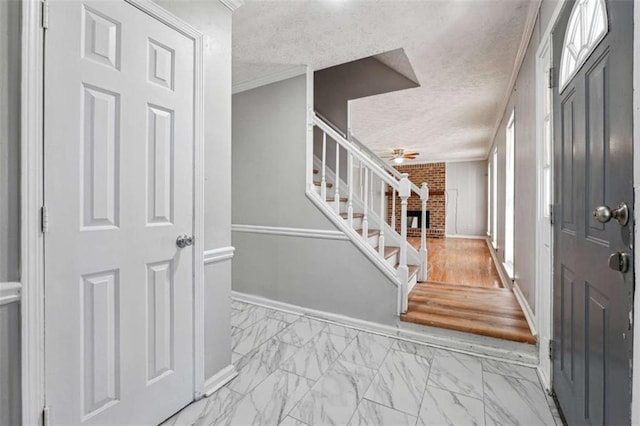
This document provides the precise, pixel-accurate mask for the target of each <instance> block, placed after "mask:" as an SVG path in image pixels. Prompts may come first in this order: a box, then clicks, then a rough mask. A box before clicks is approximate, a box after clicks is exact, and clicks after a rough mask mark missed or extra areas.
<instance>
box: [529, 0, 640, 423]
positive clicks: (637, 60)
mask: <svg viewBox="0 0 640 426" xmlns="http://www.w3.org/2000/svg"><path fill="white" fill-rule="evenodd" d="M566 2H567V0H558V2H557V4H556V7H555V9H554V10H553V14H552V15H551V18H550V19H549V22H548V24H547V26H546V28H544V29H543V33H542V37H541V38H540V42H539V45H538V51H537V55H536V63H537V62H538V60H539V57H540V54H541V53H542V49H543V47H544V45H545V44H549V49H551V55H552V56H551V57H552V58H553V43H552V42H553V37H552V31H553V29H554V28H555V26H556V23H557V22H558V19H559V17H560V13H561V12H562V9H563V7H564V5H565V3H566ZM633 14H634V17H633V28H634V30H633V31H634V33H633V47H634V48H633V55H634V56H633V69H634V73H633V89H634V91H633V139H634V143H633V144H634V150H633V187H634V195H635V197H634V200H633V211H634V219H635V221H636V224H638V223H640V222H639V221H640V212H638V203H636V200H638V199H639V198H638V197H640V147H639V148H638V149H636V147H637V146H638V145H640V73H639V72H638V70H640V49H638V48H637V47H638V46H640V6H638V7H635V5H634V11H633ZM540 79H541V77H540V76H539V68H536V81H540ZM536 96H539V90H538V88H536ZM536 110H537V111H539V106H538V105H536ZM538 117H539V116H538V114H536V123H537V124H536V129H537V131H538V130H539V125H538V123H539V121H538ZM537 143H539V139H538V141H537ZM552 175H553V173H552ZM552 180H555V176H553V179H552ZM554 184H555V181H554ZM552 232H553V229H552ZM634 232H635V235H634V238H633V241H634V244H635V247H640V230H639V229H638V227H636V229H635V230H634ZM536 247H537V243H536ZM551 257H552V259H551V262H552V263H551V268H552V269H553V260H554V259H553V250H552V252H551ZM639 257H640V256H636V257H635V259H634V262H635V268H640V258H639ZM636 270H637V271H638V270H640V269H636ZM635 281H636V279H635V277H634V286H635ZM538 284H539V283H538ZM537 287H538V294H539V295H544V294H547V295H551V299H550V308H551V309H550V310H549V311H548V312H542V314H543V315H544V317H545V318H544V319H543V318H542V316H543V315H541V317H540V319H541V321H545V320H548V323H549V325H550V326H551V329H550V338H551V339H552V338H553V297H552V295H553V281H551V286H550V288H547V289H543V288H540V287H541V286H539V285H538V286H537ZM636 295H637V293H636V292H634V297H633V312H634V316H635V313H636V312H640V297H636ZM541 324H542V322H541ZM633 339H634V341H633V358H632V363H633V365H634V366H639V367H638V368H633V369H632V378H631V380H632V392H633V393H632V398H631V421H632V424H635V423H638V422H640V321H635V320H634V322H633ZM543 356H548V354H547V352H546V351H545V350H543V348H540V359H542V357H543ZM538 368H539V370H540V371H541V373H542V376H543V377H544V378H545V379H548V380H549V383H548V384H549V386H548V389H549V390H550V391H552V390H553V380H552V377H553V364H551V365H550V367H549V370H548V371H547V372H545V371H543V370H542V369H541V368H540V367H538ZM547 374H548V375H547Z"/></svg>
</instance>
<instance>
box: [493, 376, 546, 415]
mask: <svg viewBox="0 0 640 426" xmlns="http://www.w3.org/2000/svg"><path fill="white" fill-rule="evenodd" d="M484 393H485V399H484V402H485V419H486V423H487V425H514V426H515V425H555V422H554V420H553V417H552V415H551V411H550V410H549V406H548V404H547V401H546V399H545V395H544V391H543V390H542V387H541V386H540V385H539V384H536V383H533V382H531V381H529V380H522V379H516V378H513V377H508V376H503V375H501V374H494V373H484Z"/></svg>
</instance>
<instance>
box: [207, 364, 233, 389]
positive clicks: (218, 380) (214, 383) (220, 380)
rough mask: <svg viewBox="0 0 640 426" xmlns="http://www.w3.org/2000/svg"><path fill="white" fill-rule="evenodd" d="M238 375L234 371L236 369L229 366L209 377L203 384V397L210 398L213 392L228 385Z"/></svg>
mask: <svg viewBox="0 0 640 426" xmlns="http://www.w3.org/2000/svg"><path fill="white" fill-rule="evenodd" d="M237 375H238V372H237V371H236V367H234V366H233V364H230V365H228V366H226V367H225V368H223V369H222V370H220V371H218V372H217V373H216V374H214V375H213V376H212V377H210V378H209V379H208V380H207V381H206V382H204V396H205V397H207V396H211V395H212V394H213V393H214V392H215V391H217V390H218V389H220V388H221V387H223V386H224V385H226V384H227V383H229V382H230V381H231V380H233V379H234V378H235V377H236V376H237Z"/></svg>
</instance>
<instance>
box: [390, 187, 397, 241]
mask: <svg viewBox="0 0 640 426" xmlns="http://www.w3.org/2000/svg"><path fill="white" fill-rule="evenodd" d="M391 227H392V228H393V230H394V231H396V232H397V230H398V227H397V226H396V189H395V188H393V190H392V193H391Z"/></svg>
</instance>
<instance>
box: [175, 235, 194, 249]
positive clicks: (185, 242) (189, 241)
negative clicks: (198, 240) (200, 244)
mask: <svg viewBox="0 0 640 426" xmlns="http://www.w3.org/2000/svg"><path fill="white" fill-rule="evenodd" d="M176 245H177V246H178V247H180V248H185V247H187V246H190V245H193V237H190V236H188V235H187V234H182V235H178V239H177V240H176Z"/></svg>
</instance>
